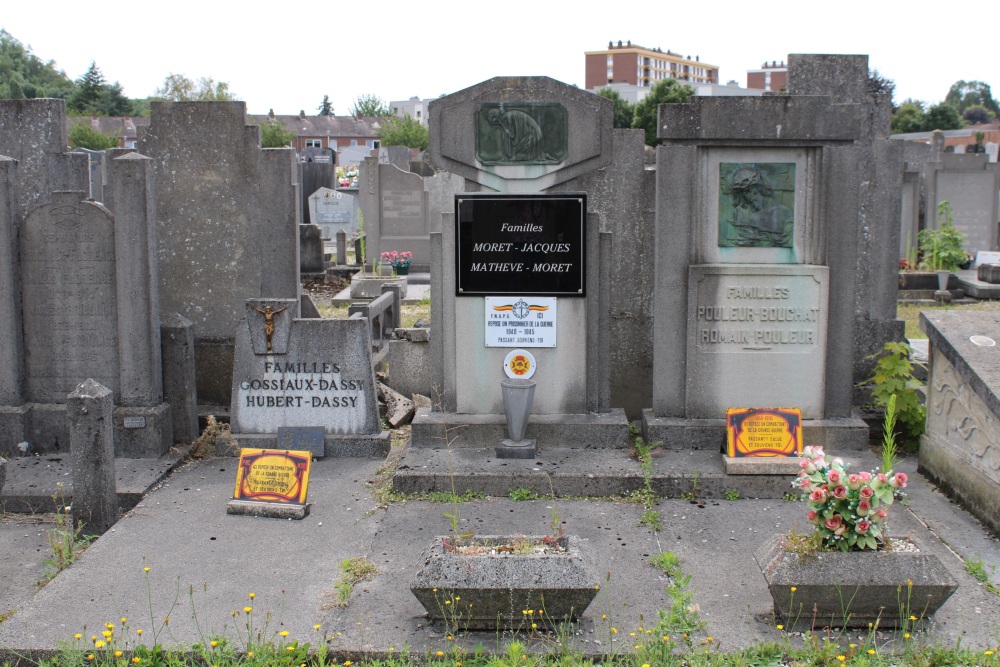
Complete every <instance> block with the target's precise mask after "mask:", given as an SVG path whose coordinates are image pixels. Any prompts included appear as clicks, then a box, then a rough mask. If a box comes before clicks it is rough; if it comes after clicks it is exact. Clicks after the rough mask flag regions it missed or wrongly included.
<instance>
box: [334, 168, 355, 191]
mask: <svg viewBox="0 0 1000 667" xmlns="http://www.w3.org/2000/svg"><path fill="white" fill-rule="evenodd" d="M335 172H336V176H337V185H339V186H340V187H342V188H356V187H358V176H359V174H360V173H361V172H360V170H359V169H358V165H356V164H351V165H348V166H346V167H337V169H336V170H335Z"/></svg>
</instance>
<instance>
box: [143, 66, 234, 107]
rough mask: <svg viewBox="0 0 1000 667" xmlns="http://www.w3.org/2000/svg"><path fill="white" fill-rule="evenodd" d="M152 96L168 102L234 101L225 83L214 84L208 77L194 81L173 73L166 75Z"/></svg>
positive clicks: (213, 80)
mask: <svg viewBox="0 0 1000 667" xmlns="http://www.w3.org/2000/svg"><path fill="white" fill-rule="evenodd" d="M153 95H154V96H155V97H156V98H158V99H161V100H166V101H168V102H231V101H233V100H235V99H236V96H235V95H234V94H233V93H232V91H230V90H229V84H228V83H226V82H225V81H218V82H216V81H215V79H213V78H212V77H210V76H203V77H201V78H200V79H198V80H197V81H194V80H192V79H189V78H187V77H186V76H184V75H183V74H173V73H170V74H168V75H167V78H165V79H164V80H163V86H161V87H160V88H157V89H156V91H155V92H154V93H153Z"/></svg>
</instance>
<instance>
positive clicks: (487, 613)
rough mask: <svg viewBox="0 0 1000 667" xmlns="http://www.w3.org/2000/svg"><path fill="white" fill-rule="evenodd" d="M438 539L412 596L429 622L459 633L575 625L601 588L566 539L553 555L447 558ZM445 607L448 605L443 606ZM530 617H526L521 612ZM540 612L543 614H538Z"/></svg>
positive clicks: (488, 541)
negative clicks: (562, 624) (567, 622)
mask: <svg viewBox="0 0 1000 667" xmlns="http://www.w3.org/2000/svg"><path fill="white" fill-rule="evenodd" d="M443 539H444V538H442V537H439V538H437V539H436V540H435V542H434V544H432V545H431V547H430V549H428V550H427V552H426V553H425V554H424V560H423V567H422V568H421V569H420V571H419V572H417V576H416V579H415V580H414V582H413V584H411V586H410V590H411V591H412V592H413V594H414V595H415V596H416V598H417V600H419V601H420V604H422V605H423V607H424V609H426V610H427V616H428V617H429V618H430V620H431V621H435V622H443V623H446V624H447V625H448V626H449V627H457V628H459V629H461V630H489V631H496V630H531V629H532V628H531V624H532V623H535V624H536V625H537V626H538V628H540V629H542V628H545V629H549V628H551V627H552V626H553V625H556V624H558V623H561V622H563V621H566V620H576V619H578V618H579V617H580V615H581V614H583V612H584V610H585V609H586V608H587V606H588V605H589V604H590V603H591V602H592V601H593V599H594V597H595V596H596V595H597V592H598V590H599V588H600V586H599V583H600V579H599V577H598V576H597V574H596V572H595V571H594V569H593V568H592V567H591V566H589V565H588V564H586V563H585V562H584V558H583V556H582V555H581V553H580V550H579V547H578V546H577V545H576V544H575V541H576V539H577V538H575V537H564V538H561V539H560V540H559V543H560V544H561V545H563V546H564V548H565V551H562V552H554V553H530V554H513V553H477V554H461V553H448V552H446V551H445V549H444V546H443V542H442V541H443ZM519 540H532V541H539V542H540V540H541V537H539V536H531V537H521V536H516V537H513V536H497V535H482V536H477V537H474V538H471V539H470V540H467V541H466V543H471V544H479V545H494V546H497V545H511V544H513V543H515V542H517V541H519ZM445 602H449V604H445ZM529 609H530V610H533V612H534V613H533V614H531V615H527V614H525V613H524V612H525V610H529ZM539 610H543V612H542V613H540V612H539Z"/></svg>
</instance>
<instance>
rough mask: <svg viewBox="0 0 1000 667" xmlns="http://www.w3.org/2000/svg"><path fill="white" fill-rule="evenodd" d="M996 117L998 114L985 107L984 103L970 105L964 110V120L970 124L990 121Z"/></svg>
mask: <svg viewBox="0 0 1000 667" xmlns="http://www.w3.org/2000/svg"><path fill="white" fill-rule="evenodd" d="M995 118H996V116H995V115H994V114H993V112H992V111H990V110H989V109H987V108H986V107H984V106H983V105H982V104H973V105H972V106H971V107H968V108H967V109H966V110H965V111H964V112H962V120H964V121H965V122H966V123H969V124H970V125H975V124H977V123H988V122H990V121H991V120H994V119H995Z"/></svg>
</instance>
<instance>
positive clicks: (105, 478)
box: [66, 379, 118, 535]
mask: <svg viewBox="0 0 1000 667" xmlns="http://www.w3.org/2000/svg"><path fill="white" fill-rule="evenodd" d="M66 403H67V405H66V408H67V409H66V414H67V417H68V419H69V447H70V454H71V456H72V457H73V525H74V526H76V525H79V524H81V523H82V524H83V531H84V533H86V534H88V535H100V534H102V533H104V532H105V531H107V530H108V529H109V528H111V526H113V525H114V524H115V522H116V521H117V520H118V495H117V493H116V491H115V443H114V423H113V421H112V396H111V390H110V389H108V388H107V387H104V386H102V385H100V384H98V383H97V382H95V381H94V380H91V379H88V380H85V381H84V382H82V383H81V384H80V385H79V386H78V387H77V388H76V390H75V391H74V392H73V393H71V394H69V396H67V397H66Z"/></svg>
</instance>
